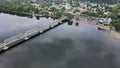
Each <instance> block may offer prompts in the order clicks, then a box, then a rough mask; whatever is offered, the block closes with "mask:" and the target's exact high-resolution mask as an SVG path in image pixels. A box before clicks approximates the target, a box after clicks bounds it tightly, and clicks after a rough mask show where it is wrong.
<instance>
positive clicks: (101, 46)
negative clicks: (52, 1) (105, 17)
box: [0, 14, 120, 68]
mask: <svg viewBox="0 0 120 68" xmlns="http://www.w3.org/2000/svg"><path fill="white" fill-rule="evenodd" d="M44 21H46V22H47V21H48V22H50V21H54V20H52V19H51V18H49V19H46V18H41V19H40V20H36V19H35V18H32V19H28V18H26V17H18V16H13V15H8V14H0V38H1V40H2V39H4V38H7V37H9V36H11V35H14V33H16V34H17V32H18V33H19V32H22V31H25V30H28V29H30V28H32V27H35V26H36V25H38V24H39V23H41V24H44V23H43V22H44ZM13 32H14V33H13ZM9 34H10V35H9ZM0 68H120V40H115V39H113V38H111V37H109V36H107V35H105V34H103V33H102V32H100V31H98V30H97V29H96V28H95V27H93V26H89V25H84V24H79V25H76V24H75V23H73V24H71V23H65V24H63V25H60V26H58V27H56V28H54V29H52V30H50V31H48V32H46V33H44V34H42V35H39V36H37V37H35V38H33V39H31V40H29V41H27V42H25V43H22V44H20V45H19V46H17V47H15V48H13V49H11V50H9V51H7V52H5V53H4V54H2V55H0Z"/></svg>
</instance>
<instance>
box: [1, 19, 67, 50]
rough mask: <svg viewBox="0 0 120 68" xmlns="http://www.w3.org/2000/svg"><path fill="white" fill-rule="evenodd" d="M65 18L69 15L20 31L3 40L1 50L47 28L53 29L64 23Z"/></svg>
mask: <svg viewBox="0 0 120 68" xmlns="http://www.w3.org/2000/svg"><path fill="white" fill-rule="evenodd" d="M65 20H67V17H62V18H60V19H58V20H56V21H55V22H51V23H49V24H44V25H42V26H41V25H38V26H36V27H35V28H33V29H30V30H28V31H26V32H24V33H19V34H17V35H15V36H13V37H10V38H8V39H5V40H3V42H1V43H0V50H1V51H4V50H7V49H9V48H10V47H12V46H14V45H11V44H14V43H19V42H20V41H26V40H28V39H30V38H31V37H33V36H35V35H37V34H41V33H43V32H44V31H46V30H49V29H52V28H54V27H55V26H57V25H60V24H62V23H63V21H65Z"/></svg>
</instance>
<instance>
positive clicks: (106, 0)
mask: <svg viewBox="0 0 120 68" xmlns="http://www.w3.org/2000/svg"><path fill="white" fill-rule="evenodd" d="M87 1H91V2H97V3H109V4H114V3H118V2H120V0H87Z"/></svg>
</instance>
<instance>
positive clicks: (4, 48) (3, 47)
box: [0, 44, 9, 50]
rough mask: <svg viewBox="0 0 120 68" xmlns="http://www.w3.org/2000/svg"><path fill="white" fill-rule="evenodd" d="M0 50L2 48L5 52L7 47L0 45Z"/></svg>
mask: <svg viewBox="0 0 120 68" xmlns="http://www.w3.org/2000/svg"><path fill="white" fill-rule="evenodd" d="M0 48H2V49H3V50H7V49H8V48H9V47H8V46H6V45H5V44H1V45H0Z"/></svg>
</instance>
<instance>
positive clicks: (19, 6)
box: [0, 2, 39, 14]
mask: <svg viewBox="0 0 120 68" xmlns="http://www.w3.org/2000/svg"><path fill="white" fill-rule="evenodd" d="M0 9H2V10H9V11H16V12H24V13H35V14H38V11H39V9H37V8H35V7H34V6H32V5H30V4H28V3H26V4H25V3H19V2H4V3H0Z"/></svg>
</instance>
